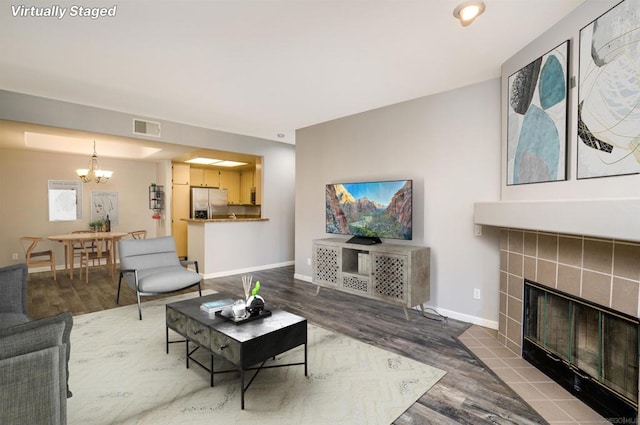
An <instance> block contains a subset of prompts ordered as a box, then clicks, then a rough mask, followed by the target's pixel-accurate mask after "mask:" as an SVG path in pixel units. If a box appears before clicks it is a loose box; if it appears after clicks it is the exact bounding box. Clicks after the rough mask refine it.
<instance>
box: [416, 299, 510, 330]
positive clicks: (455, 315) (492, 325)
mask: <svg viewBox="0 0 640 425" xmlns="http://www.w3.org/2000/svg"><path fill="white" fill-rule="evenodd" d="M427 307H428V308H432V309H434V310H436V311H437V312H438V313H440V314H441V315H443V316H446V317H449V318H451V319H454V320H459V321H461V322H466V323H471V324H473V325H478V326H482V327H484V328H489V329H496V330H497V329H498V322H496V321H494V320H487V319H483V318H482V317H476V316H470V315H468V314H464V313H459V312H457V311H452V310H447V309H446V308H438V307H433V306H429V305H425V309H426V308H427ZM415 308H416V309H417V308H418V307H415Z"/></svg>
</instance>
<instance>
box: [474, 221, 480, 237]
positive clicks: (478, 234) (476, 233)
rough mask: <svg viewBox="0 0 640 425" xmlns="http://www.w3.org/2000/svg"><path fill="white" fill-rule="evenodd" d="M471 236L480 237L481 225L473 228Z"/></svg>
mask: <svg viewBox="0 0 640 425" xmlns="http://www.w3.org/2000/svg"><path fill="white" fill-rule="evenodd" d="M473 234H474V235H476V236H482V225H481V224H476V225H475V226H474V228H473Z"/></svg>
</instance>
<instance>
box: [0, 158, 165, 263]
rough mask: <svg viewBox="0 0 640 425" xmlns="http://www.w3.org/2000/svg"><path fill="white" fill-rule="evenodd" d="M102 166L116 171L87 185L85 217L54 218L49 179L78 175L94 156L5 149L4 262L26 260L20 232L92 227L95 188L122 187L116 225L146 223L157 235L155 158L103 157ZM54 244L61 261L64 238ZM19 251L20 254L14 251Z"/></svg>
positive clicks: (0, 207)
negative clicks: (152, 199)
mask: <svg viewBox="0 0 640 425" xmlns="http://www.w3.org/2000/svg"><path fill="white" fill-rule="evenodd" d="M98 158H99V162H100V165H101V167H102V168H105V169H110V170H113V171H114V174H113V177H112V178H111V180H110V181H109V182H107V183H104V184H100V185H98V184H96V183H87V184H84V185H83V207H82V214H83V216H82V220H78V221H71V222H50V221H49V214H48V201H47V184H48V180H74V181H75V180H77V177H76V176H75V172H74V170H75V169H76V168H80V167H86V164H87V162H88V160H89V156H80V155H65V154H57V153H45V152H34V151H26V150H6V149H4V150H0V197H1V201H0V235H2V239H1V240H2V243H1V244H0V266H6V265H10V264H15V263H18V262H24V252H23V250H22V247H21V245H20V241H19V240H18V238H19V237H20V236H42V237H46V236H48V235H54V234H62V233H68V232H71V231H72V230H80V229H88V228H89V222H90V217H91V215H90V214H91V212H90V201H91V191H94V190H102V191H114V192H117V193H118V203H119V223H117V224H113V225H112V230H114V231H123V232H128V231H131V230H137V229H145V230H147V231H148V232H149V234H150V235H152V236H155V235H156V225H157V223H156V220H154V219H152V218H151V214H152V211H151V210H149V205H148V187H149V184H150V183H151V182H155V181H156V179H157V178H158V176H157V171H156V169H157V168H158V167H157V166H156V164H155V163H153V162H141V161H129V160H121V159H112V158H101V157H100V156H99V153H98ZM45 245H48V246H51V247H54V248H55V250H56V251H55V252H56V263H57V264H58V265H59V266H60V267H62V265H63V263H64V253H63V251H62V247H61V246H60V244H59V243H55V242H49V241H47V242H45ZM12 253H18V258H19V259H18V260H12V257H11V254H12Z"/></svg>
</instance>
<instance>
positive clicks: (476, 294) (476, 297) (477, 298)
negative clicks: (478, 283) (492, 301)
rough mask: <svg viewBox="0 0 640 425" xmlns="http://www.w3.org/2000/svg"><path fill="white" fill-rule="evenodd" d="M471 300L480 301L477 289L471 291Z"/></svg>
mask: <svg viewBox="0 0 640 425" xmlns="http://www.w3.org/2000/svg"><path fill="white" fill-rule="evenodd" d="M473 299H474V300H479V299H480V290H479V289H478V288H475V289H474V290H473Z"/></svg>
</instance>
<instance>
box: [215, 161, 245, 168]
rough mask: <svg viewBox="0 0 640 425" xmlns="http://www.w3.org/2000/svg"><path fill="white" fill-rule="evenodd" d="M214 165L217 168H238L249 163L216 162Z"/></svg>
mask: <svg viewBox="0 0 640 425" xmlns="http://www.w3.org/2000/svg"><path fill="white" fill-rule="evenodd" d="M213 165H215V166H216V167H238V166H240V165H247V163H246V162H238V161H220V162H216V163H215V164H213Z"/></svg>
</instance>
